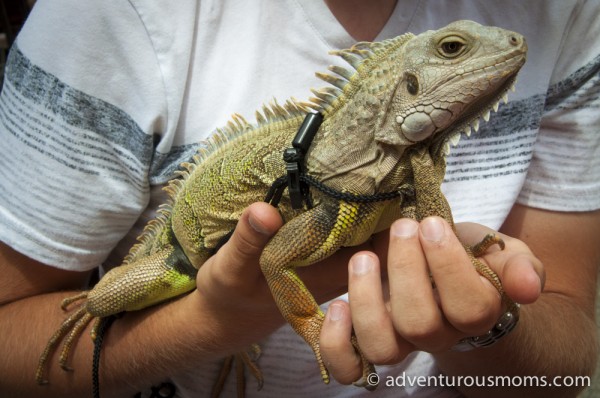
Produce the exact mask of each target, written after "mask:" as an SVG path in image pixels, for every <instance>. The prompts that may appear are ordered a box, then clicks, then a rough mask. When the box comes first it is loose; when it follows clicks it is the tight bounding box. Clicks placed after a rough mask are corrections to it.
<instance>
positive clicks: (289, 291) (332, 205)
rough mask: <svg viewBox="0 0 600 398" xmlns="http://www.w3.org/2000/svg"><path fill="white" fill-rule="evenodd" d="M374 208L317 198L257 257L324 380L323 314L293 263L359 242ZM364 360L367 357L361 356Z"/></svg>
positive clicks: (374, 218) (312, 259)
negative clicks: (323, 201)
mask: <svg viewBox="0 0 600 398" xmlns="http://www.w3.org/2000/svg"><path fill="white" fill-rule="evenodd" d="M378 210H379V211H380V210H381V207H380V206H376V205H359V204H352V203H346V202H343V201H342V202H333V201H331V202H325V203H321V204H320V205H318V206H317V207H315V208H313V209H311V210H309V211H307V212H305V213H303V214H301V215H299V216H298V217H296V218H294V219H292V220H291V221H290V222H288V223H287V224H285V225H284V226H283V227H282V228H281V229H280V230H279V232H278V233H277V234H276V235H275V236H274V237H273V239H271V241H270V242H269V244H268V245H267V246H266V248H265V250H264V251H263V254H262V256H261V258H260V264H261V269H262V271H263V273H264V275H265V277H266V279H267V282H268V284H269V287H270V288H271V292H272V293H273V297H274V298H275V301H276V303H277V306H278V307H279V309H280V311H281V313H282V315H283V316H284V317H285V319H286V320H287V321H288V323H289V324H290V325H291V326H292V327H293V328H294V330H295V331H296V332H297V333H298V334H299V335H300V336H302V337H303V338H304V340H305V341H306V342H307V343H308V344H309V345H310V346H311V348H312V349H313V351H314V353H315V356H316V358H317V362H318V364H319V368H320V371H321V376H322V378H323V381H324V382H325V383H329V373H328V371H327V368H326V367H325V364H324V363H323V359H322V358H321V351H320V348H319V336H320V332H321V326H322V324H323V319H324V314H323V312H322V311H321V309H320V308H319V305H318V304H317V302H316V301H315V299H314V297H313V296H312V294H311V293H310V292H309V291H308V289H307V288H306V286H305V285H304V283H303V282H302V280H301V279H300V278H299V277H298V274H297V273H296V270H295V269H296V267H302V266H306V265H310V264H313V263H315V262H317V261H319V260H322V259H324V258H326V257H328V256H330V255H331V254H333V253H334V252H335V251H337V250H338V249H339V248H340V247H342V246H348V245H355V244H359V243H361V242H364V241H365V240H366V239H368V237H369V236H370V235H371V233H372V231H373V229H374V228H375V226H376V224H377V221H378V220H377V218H378V216H379V214H378V213H377V211H378ZM361 356H362V354H361ZM363 363H368V361H366V359H364V357H363ZM369 369H372V367H369Z"/></svg>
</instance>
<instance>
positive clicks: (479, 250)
mask: <svg viewBox="0 0 600 398" xmlns="http://www.w3.org/2000/svg"><path fill="white" fill-rule="evenodd" d="M494 245H498V246H500V250H504V247H505V244H504V241H503V240H502V238H501V237H500V236H498V235H496V234H487V235H486V236H485V237H484V238H483V239H482V240H481V242H479V243H477V244H475V245H473V246H471V252H472V253H473V255H474V256H475V257H481V256H482V255H483V253H485V252H486V251H487V250H488V249H489V248H490V247H492V246H494Z"/></svg>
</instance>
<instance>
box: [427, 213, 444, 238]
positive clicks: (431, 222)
mask: <svg viewBox="0 0 600 398" xmlns="http://www.w3.org/2000/svg"><path fill="white" fill-rule="evenodd" d="M421 231H422V232H423V237H424V238H425V239H427V240H429V241H431V242H441V240H442V239H443V238H444V224H443V223H442V220H441V219H440V218H438V217H428V218H426V219H424V220H423V221H422V222H421Z"/></svg>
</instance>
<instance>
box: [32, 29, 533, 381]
mask: <svg viewBox="0 0 600 398" xmlns="http://www.w3.org/2000/svg"><path fill="white" fill-rule="evenodd" d="M526 51H527V48H526V44H525V40H524V39H523V37H522V36H520V35H519V34H517V33H513V32H509V31H506V30H502V29H499V28H494V27H483V26H481V25H479V24H477V23H474V22H470V21H459V22H455V23H453V24H451V25H448V26H447V27H445V28H443V29H440V30H437V31H428V32H425V33H423V34H420V35H418V36H415V35H413V34H410V33H409V34H405V35H402V36H399V37H397V38H394V39H391V40H386V41H383V42H378V43H358V44H357V45H355V46H354V47H353V48H351V49H348V50H342V51H334V52H333V53H334V54H336V55H338V56H340V57H342V58H343V59H344V60H346V61H347V62H348V63H349V64H350V66H351V68H348V69H345V68H341V67H337V66H333V67H330V70H331V72H332V74H318V76H319V77H321V78H322V79H323V80H325V81H326V82H328V83H331V84H332V87H327V88H324V89H321V90H318V91H313V92H314V93H315V95H316V97H315V98H311V99H310V102H308V103H300V102H297V101H295V100H289V101H288V102H286V103H285V105H283V106H280V105H278V104H277V103H273V104H271V105H270V106H265V107H263V109H262V112H257V114H256V118H257V120H258V123H257V125H250V124H249V123H247V122H246V121H245V120H244V119H243V118H242V117H241V116H238V115H235V116H234V117H233V121H232V122H230V123H229V125H228V126H227V127H226V128H225V129H223V130H220V131H218V132H217V134H216V135H214V136H213V138H211V139H210V140H209V142H208V144H207V149H204V150H202V151H200V153H199V154H198V155H197V156H196V157H195V158H194V162H192V163H185V164H183V165H182V166H183V168H184V169H185V170H184V171H181V172H180V173H179V174H180V178H178V179H175V180H173V181H172V182H171V183H170V185H169V186H168V188H167V190H168V192H169V193H170V195H171V198H172V199H171V201H170V203H168V204H166V205H164V206H163V207H162V209H161V215H160V216H159V217H158V218H157V219H156V220H154V221H152V222H150V223H149V225H148V226H147V228H146V231H145V233H144V234H143V235H142V236H141V237H140V243H138V244H137V245H135V246H134V247H133V248H132V249H131V251H130V253H129V255H128V256H127V258H126V259H125V261H124V262H123V265H122V266H120V267H117V268H115V269H113V270H111V271H110V272H108V273H107V274H106V276H105V277H104V278H102V279H101V280H100V282H99V283H98V284H97V285H96V286H95V287H94V288H93V289H92V290H91V291H89V292H84V293H83V294H81V295H79V296H76V297H75V298H73V299H69V300H66V301H65V302H64V303H63V307H66V306H67V305H69V304H70V303H72V302H74V301H77V300H84V301H83V302H82V304H81V306H80V307H79V310H77V311H76V312H74V313H73V315H71V316H70V317H69V318H68V319H67V320H65V322H64V323H63V325H62V327H61V328H60V329H59V330H58V331H57V332H56V333H55V335H54V336H53V337H52V339H51V341H50V342H49V344H48V347H47V348H46V350H45V351H44V353H43V355H42V357H41V359H40V365H39V367H38V370H37V374H36V376H37V380H38V382H40V383H43V382H44V381H45V380H44V368H45V365H46V362H47V361H48V359H49V358H50V355H51V354H52V352H53V351H54V350H55V349H56V346H57V345H58V344H59V343H60V341H62V340H64V341H65V342H64V348H63V350H62V353H61V357H60V363H61V364H62V365H63V367H65V366H66V363H67V360H68V353H69V349H70V347H71V345H72V344H73V342H74V341H75V339H76V338H77V337H78V335H79V334H80V333H81V332H82V331H83V329H84V328H85V326H86V325H87V324H88V323H89V322H90V321H91V320H92V319H93V318H101V317H107V316H109V315H111V314H117V313H120V312H123V311H134V310H138V309H141V308H145V307H148V306H151V305H154V304H156V303H159V302H162V301H164V300H166V299H168V298H171V297H175V296H178V295H181V294H183V293H186V292H188V291H190V290H192V289H194V288H195V277H196V273H197V270H198V268H199V267H201V266H202V264H203V263H204V262H205V261H206V260H207V259H208V258H209V257H210V256H211V255H212V254H213V252H214V248H215V247H216V246H217V244H218V243H219V241H220V240H221V239H222V238H223V237H224V236H225V235H227V234H228V233H229V232H230V231H231V230H232V229H234V227H235V225H236V223H237V221H238V219H239V217H240V215H241V214H242V211H243V210H244V209H245V208H246V207H247V206H248V205H250V204H251V203H253V202H257V201H262V200H263V199H264V197H265V194H266V192H267V191H268V189H269V187H270V186H271V184H272V183H273V181H274V180H275V179H277V178H278V177H280V176H282V175H285V173H286V169H285V163H284V161H283V160H282V153H283V151H284V149H286V148H288V147H289V146H290V145H291V142H292V139H293V137H294V135H295V134H296V131H297V130H298V128H299V126H300V124H301V123H302V121H303V118H304V116H305V114H306V113H307V112H308V111H309V110H311V109H314V110H317V111H319V112H320V113H322V114H323V116H324V121H323V123H322V125H321V127H320V128H319V130H318V132H317V134H316V136H315V138H314V141H313V143H312V145H311V146H310V149H309V150H308V153H307V154H306V158H305V165H304V168H305V170H306V172H307V173H308V174H309V175H310V176H312V177H314V178H316V179H317V180H319V181H320V182H321V183H323V184H325V185H326V186H328V187H330V188H332V189H335V190H337V191H341V192H346V193H351V194H361V195H374V194H377V193H382V192H394V191H398V190H401V189H403V188H406V187H409V188H412V191H413V195H404V196H400V197H398V198H397V199H393V200H388V201H383V202H374V203H357V202H353V201H345V200H338V199H335V198H332V197H331V196H328V195H326V194H324V193H322V192H321V191H319V190H316V189H313V190H312V191H311V196H312V203H313V206H312V207H311V208H308V207H307V206H304V208H303V209H300V210H294V209H292V208H291V205H290V200H289V197H288V196H287V195H284V197H283V198H282V200H281V203H280V205H279V209H280V212H281V215H282V217H283V219H284V221H285V224H284V225H283V227H282V228H281V229H280V230H279V231H278V232H277V234H276V235H275V236H274V237H273V238H272V239H271V241H270V242H269V243H268V245H267V246H266V248H265V249H264V252H263V253H262V256H261V258H260V265H261V269H262V271H263V273H264V276H265V278H266V280H267V282H268V284H269V286H270V288H271V291H272V293H273V297H274V298H275V301H276V302H277V305H278V306H279V309H280V310H281V312H282V314H283V315H284V317H285V319H286V320H287V321H288V322H289V323H290V324H291V325H292V326H293V328H294V329H295V330H296V332H297V333H298V334H299V335H301V336H302V337H303V338H304V339H305V340H306V341H307V342H308V344H310V346H311V347H312V349H313V350H314V352H315V355H316V357H317V361H318V363H319V366H320V369H321V374H322V376H323V380H324V381H325V382H328V381H329V378H328V373H327V369H326V368H325V365H324V364H323V361H322V359H321V354H320V351H319V332H320V329H321V325H322V322H323V313H322V312H321V310H320V309H319V306H318V305H317V303H316V302H315V300H314V298H313V297H312V295H311V293H310V292H309V291H308V290H307V288H306V287H305V285H304V284H303V282H302V280H300V278H299V277H298V275H297V274H296V271H295V269H296V268H297V267H303V266H306V265H309V264H312V263H315V262H317V261H319V260H322V259H324V258H326V257H328V256H330V255H331V254H333V253H334V252H335V251H336V250H338V249H339V248H341V247H343V246H354V245H359V244H361V243H363V242H365V241H366V240H367V239H369V237H370V236H371V235H372V234H374V233H376V232H378V231H382V230H384V229H386V228H388V227H389V226H390V224H391V223H392V222H393V221H394V220H396V219H397V218H399V217H412V218H414V219H417V220H421V219H422V218H424V217H427V216H431V215H438V216H441V217H443V218H444V219H446V220H447V221H448V222H450V223H451V224H452V215H451V212H450V208H449V206H448V203H447V202H446V199H445V198H444V195H443V194H442V192H441V190H440V186H441V183H442V180H443V178H444V173H445V166H446V164H445V155H446V154H447V151H448V147H449V145H448V143H449V142H454V141H455V140H456V139H457V138H458V137H459V136H460V134H462V133H466V134H467V135H468V134H470V132H471V128H473V129H474V130H477V128H478V124H479V118H480V117H482V118H484V119H486V120H487V118H488V117H489V112H490V110H492V109H493V110H496V109H497V106H498V103H499V101H500V100H501V99H505V100H506V92H507V90H508V89H510V88H512V87H513V84H514V81H515V76H516V74H517V72H518V71H519V69H520V68H521V66H522V65H523V63H524V62H525V55H526ZM408 191H410V190H408ZM470 194H472V193H470ZM498 242H500V240H499V239H497V238H494V237H488V238H486V239H485V240H484V241H483V243H482V244H480V245H477V246H475V249H474V250H473V248H470V247H467V246H465V248H466V250H467V252H468V253H469V256H470V257H471V259H472V262H473V265H474V266H475V267H476V269H477V271H479V272H480V273H481V274H482V275H484V276H485V277H486V278H488V279H489V280H490V281H491V282H492V283H493V284H494V286H495V287H496V288H497V289H498V290H499V291H500V293H501V294H502V296H503V298H504V301H505V305H506V306H508V307H509V308H513V309H514V303H512V301H510V299H509V298H508V297H506V295H505V294H504V292H503V290H502V286H501V284H500V281H499V279H498V277H497V276H496V274H494V272H493V271H491V270H490V269H489V268H488V267H487V266H485V265H484V264H483V263H482V262H480V261H479V260H478V259H477V258H476V257H477V256H479V255H480V254H482V252H483V251H485V250H486V249H487V247H489V245H491V244H493V243H498ZM353 344H354V345H355V346H356V348H357V349H359V347H358V345H357V343H356V339H353ZM359 352H360V351H359ZM363 370H364V374H365V375H366V374H368V373H370V372H373V371H374V369H373V366H372V365H371V364H369V363H368V361H367V360H366V359H364V358H363ZM363 380H364V378H363Z"/></svg>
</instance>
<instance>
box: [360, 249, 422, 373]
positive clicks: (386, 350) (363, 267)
mask: <svg viewBox="0 0 600 398" xmlns="http://www.w3.org/2000/svg"><path fill="white" fill-rule="evenodd" d="M349 273H350V275H349V285H348V298H349V302H350V309H351V314H352V324H353V325H354V331H355V334H356V337H357V339H358V344H359V346H360V347H361V349H362V351H363V353H364V355H365V356H366V358H367V359H369V360H370V361H371V362H373V363H375V364H390V363H397V362H398V361H400V360H401V359H403V358H404V357H405V356H406V355H407V354H408V353H409V352H410V351H411V350H412V349H413V347H412V345H410V344H409V343H408V342H406V341H403V340H399V339H397V335H396V332H395V329H394V326H393V323H392V320H391V317H390V314H389V312H388V310H387V307H386V305H385V302H384V299H383V290H382V283H381V274H380V270H379V260H378V258H377V256H375V255H374V254H373V253H370V252H359V253H357V254H356V255H354V256H353V257H352V259H351V260H350V263H349Z"/></svg>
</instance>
